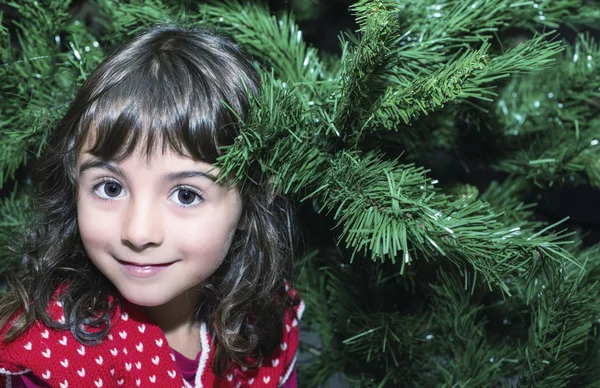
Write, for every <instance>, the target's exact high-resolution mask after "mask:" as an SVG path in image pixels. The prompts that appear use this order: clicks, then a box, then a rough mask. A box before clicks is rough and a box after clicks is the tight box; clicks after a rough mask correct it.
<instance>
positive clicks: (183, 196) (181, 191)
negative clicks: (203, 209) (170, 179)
mask: <svg viewBox="0 0 600 388" xmlns="http://www.w3.org/2000/svg"><path fill="white" fill-rule="evenodd" d="M169 199H170V200H171V201H173V202H175V203H177V204H179V205H181V206H184V207H190V206H194V205H197V204H199V203H200V202H202V201H203V200H204V199H203V198H202V195H201V194H200V193H199V192H198V191H196V190H193V189H191V188H189V187H179V188H177V189H176V190H175V191H174V192H173V194H171V195H170V196H169Z"/></svg>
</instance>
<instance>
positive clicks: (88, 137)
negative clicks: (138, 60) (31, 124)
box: [77, 58, 239, 164]
mask: <svg viewBox="0 0 600 388" xmlns="http://www.w3.org/2000/svg"><path fill="white" fill-rule="evenodd" d="M193 70H195V69H194V68H193V67H192V68H191V67H190V66H189V64H186V63H183V61H182V60H181V59H178V58H169V61H168V62H165V61H164V60H163V61H160V62H158V60H154V61H147V62H146V63H145V64H144V65H142V66H141V67H138V68H137V69H136V70H135V71H132V72H130V73H129V74H126V75H125V76H124V77H123V78H122V79H120V80H118V81H117V82H115V83H113V84H112V85H111V86H110V87H106V86H105V87H104V88H103V89H102V90H101V91H100V92H99V93H98V94H97V96H96V97H95V98H93V99H90V103H89V105H88V108H87V109H86V111H85V113H84V114H83V115H82V116H81V120H80V122H79V125H78V129H77V130H78V135H77V139H78V140H79V142H78V144H77V149H78V151H79V152H82V151H83V150H85V151H86V152H89V153H90V154H92V155H94V156H96V157H98V158H100V159H102V160H116V161H119V160H123V159H125V158H127V157H128V156H130V155H131V154H132V153H133V152H134V151H135V152H137V151H141V152H142V153H143V154H145V155H146V156H148V157H149V156H151V155H152V153H153V152H155V151H158V150H160V151H162V152H165V151H166V150H167V149H171V150H173V151H174V152H176V153H178V154H180V155H184V156H188V157H191V158H193V159H195V160H200V161H204V162H207V163H211V164H213V163H215V162H216V159H217V157H218V156H220V154H221V152H220V150H219V147H220V146H225V145H230V144H232V143H233V140H234V138H235V136H236V135H237V131H238V130H239V129H238V125H237V121H238V120H237V119H236V115H235V114H233V113H232V112H231V111H230V110H229V109H228V108H227V107H226V105H225V104H224V101H225V102H226V96H224V93H222V91H221V90H219V86H218V85H215V84H214V82H211V81H212V80H211V79H210V77H207V76H206V75H204V74H202V73H200V72H195V73H194V72H193ZM234 105H238V104H234Z"/></svg>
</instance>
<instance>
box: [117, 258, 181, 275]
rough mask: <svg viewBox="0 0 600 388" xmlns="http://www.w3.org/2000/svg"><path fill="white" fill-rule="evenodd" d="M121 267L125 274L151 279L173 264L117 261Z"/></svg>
mask: <svg viewBox="0 0 600 388" xmlns="http://www.w3.org/2000/svg"><path fill="white" fill-rule="evenodd" d="M117 261H118V262H119V264H121V266H123V268H124V269H125V272H127V273H128V274H130V275H132V276H136V277H152V276H155V275H157V274H159V273H160V272H162V271H163V270H165V269H167V268H168V267H170V266H171V265H172V264H173V263H174V262H170V263H163V264H141V263H132V262H128V261H123V260H117Z"/></svg>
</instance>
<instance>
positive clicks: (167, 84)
mask: <svg viewBox="0 0 600 388" xmlns="http://www.w3.org/2000/svg"><path fill="white" fill-rule="evenodd" d="M258 90H259V85H258V77H257V74H256V72H255V70H254V69H253V66H252V64H251V63H250V62H249V60H248V59H247V58H246V57H245V56H244V54H243V53H242V52H241V51H240V49H239V48H238V47H236V46H235V45H234V44H232V43H230V42H228V41H226V40H225V39H223V38H221V37H218V36H215V35H213V34H211V33H209V32H206V31H202V30H198V29H192V28H182V27H174V26H163V27H156V28H153V29H151V30H148V31H146V32H144V33H142V34H141V35H139V36H137V37H136V38H134V39H133V40H132V41H130V42H129V43H127V44H125V45H124V46H122V47H121V48H119V49H118V50H116V51H115V52H114V53H113V54H112V55H109V56H108V57H107V59H106V60H105V61H104V62H103V63H102V64H101V65H100V66H99V67H98V68H97V69H96V70H95V71H94V72H93V73H92V75H91V76H90V77H89V78H88V79H87V81H86V82H85V83H84V85H83V86H82V88H81V90H80V91H79V93H78V94H77V96H76V98H75V99H74V101H73V102H72V104H71V106H70V108H69V110H68V111H67V113H66V115H65V117H64V118H63V120H62V121H61V122H60V123H59V125H58V126H57V128H56V130H55V131H54V132H53V134H52V136H51V138H50V140H49V144H48V146H47V147H46V153H45V155H44V156H42V157H41V158H40V161H41V163H40V166H39V168H38V173H37V176H38V177H39V179H37V183H36V188H37V198H36V200H35V201H34V206H35V209H36V219H35V222H34V224H33V226H32V228H31V231H30V233H29V235H28V238H27V241H26V244H25V252H26V253H25V256H24V257H25V262H26V271H24V273H23V274H20V275H18V276H15V277H14V279H12V280H11V281H10V282H9V289H10V292H9V293H8V294H7V295H5V296H4V299H3V300H2V301H0V328H2V329H1V331H0V339H1V340H2V341H1V342H0V386H9V387H10V386H12V387H15V386H26V387H56V388H67V387H72V388H73V387H92V388H98V387H113V386H115V387H117V386H123V387H160V388H163V387H167V388H168V387H177V388H181V387H184V386H185V387H190V386H196V387H213V386H219V387H220V386H223V387H228V386H234V387H246V386H268V387H276V386H285V387H292V386H293V387H295V384H296V383H295V369H294V368H295V353H296V349H297V344H298V320H299V319H300V316H301V314H302V310H303V304H302V302H301V301H300V299H299V297H298V295H297V294H296V292H295V291H294V290H293V289H291V288H289V286H288V285H287V284H286V283H285V282H284V276H285V275H286V274H288V271H289V268H288V267H289V263H290V255H291V249H290V248H291V241H290V236H291V235H292V230H291V221H290V211H289V209H288V207H287V206H286V205H285V204H284V203H283V202H282V200H281V199H280V198H278V197H275V198H273V195H272V193H271V191H270V189H269V185H268V177H267V179H265V178H263V177H261V176H260V175H258V174H256V176H252V177H249V179H247V180H248V182H247V183H246V184H244V185H243V186H242V185H240V186H238V185H236V184H235V183H234V182H232V181H231V179H228V177H221V176H219V169H218V168H216V167H215V166H214V164H215V162H216V160H217V157H218V156H219V155H220V149H221V148H220V147H222V146H225V145H229V144H232V142H233V141H234V139H235V138H236V136H237V135H238V132H239V125H238V124H239V120H240V119H241V120H244V119H245V118H246V117H247V113H248V112H247V111H248V108H249V99H248V98H249V94H252V95H254V96H256V95H257V94H258ZM2 379H3V380H2ZM19 384H20V385H19Z"/></svg>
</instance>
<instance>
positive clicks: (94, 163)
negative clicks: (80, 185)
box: [79, 159, 217, 182]
mask: <svg viewBox="0 0 600 388" xmlns="http://www.w3.org/2000/svg"><path fill="white" fill-rule="evenodd" d="M92 168H101V169H103V170H107V171H110V172H112V173H113V174H115V175H118V176H120V177H121V178H123V177H125V173H124V172H123V170H121V169H120V168H119V167H117V166H115V165H113V164H110V163H108V162H105V161H103V160H99V159H91V160H86V161H85V162H83V163H81V166H80V167H79V175H81V174H83V172H84V171H85V170H89V169H92ZM197 177H200V178H208V179H210V180H211V181H213V182H216V181H217V177H216V176H214V175H212V174H209V173H207V172H202V171H181V172H171V173H168V174H165V178H166V179H167V180H169V181H176V180H179V179H184V178H197Z"/></svg>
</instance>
